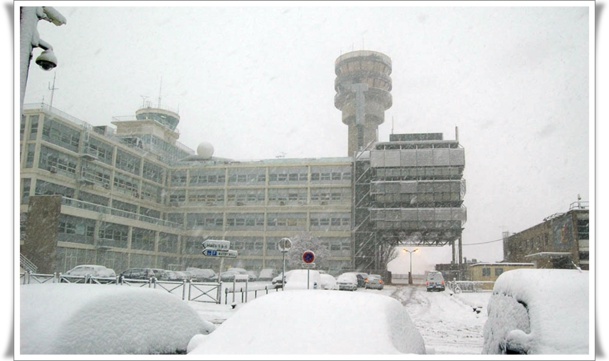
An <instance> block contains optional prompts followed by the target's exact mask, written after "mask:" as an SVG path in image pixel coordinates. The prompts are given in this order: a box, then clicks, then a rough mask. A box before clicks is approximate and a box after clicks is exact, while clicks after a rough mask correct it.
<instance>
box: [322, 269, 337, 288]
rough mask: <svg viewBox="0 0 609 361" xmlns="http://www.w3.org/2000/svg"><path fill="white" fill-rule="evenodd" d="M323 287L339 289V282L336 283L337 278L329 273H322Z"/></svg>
mask: <svg viewBox="0 0 609 361" xmlns="http://www.w3.org/2000/svg"><path fill="white" fill-rule="evenodd" d="M319 276H320V278H321V289H322V290H337V289H338V284H337V283H336V278H335V277H334V276H332V275H331V274H328V273H321V274H320V275H319Z"/></svg>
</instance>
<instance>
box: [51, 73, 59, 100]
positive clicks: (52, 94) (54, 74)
mask: <svg viewBox="0 0 609 361" xmlns="http://www.w3.org/2000/svg"><path fill="white" fill-rule="evenodd" d="M56 76H57V72H54V73H53V86H51V84H50V83H49V90H50V91H51V103H50V104H49V109H52V108H53V96H54V95H55V90H59V88H55V77H56Z"/></svg>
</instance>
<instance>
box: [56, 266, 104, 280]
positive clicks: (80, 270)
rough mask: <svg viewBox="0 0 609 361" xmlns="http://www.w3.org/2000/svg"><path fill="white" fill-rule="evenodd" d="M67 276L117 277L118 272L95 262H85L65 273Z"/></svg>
mask: <svg viewBox="0 0 609 361" xmlns="http://www.w3.org/2000/svg"><path fill="white" fill-rule="evenodd" d="M64 275H65V276H73V277H84V276H90V277H102V278H112V277H116V272H114V270H113V269H112V268H107V267H105V266H100V265H93V264H84V265H79V266H76V267H74V268H72V269H71V270H69V271H67V272H66V273H64Z"/></svg>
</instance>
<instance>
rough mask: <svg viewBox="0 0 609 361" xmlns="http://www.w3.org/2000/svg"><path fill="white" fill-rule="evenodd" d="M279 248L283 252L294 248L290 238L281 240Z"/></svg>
mask: <svg viewBox="0 0 609 361" xmlns="http://www.w3.org/2000/svg"><path fill="white" fill-rule="evenodd" d="M277 248H279V250H280V251H281V252H287V251H289V250H290V248H292V240H291V239H289V238H282V239H280V240H279V243H277Z"/></svg>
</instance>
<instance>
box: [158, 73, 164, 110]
mask: <svg viewBox="0 0 609 361" xmlns="http://www.w3.org/2000/svg"><path fill="white" fill-rule="evenodd" d="M162 91H163V77H161V85H160V86H159V104H158V105H157V107H158V108H160V107H161V92H162Z"/></svg>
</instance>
